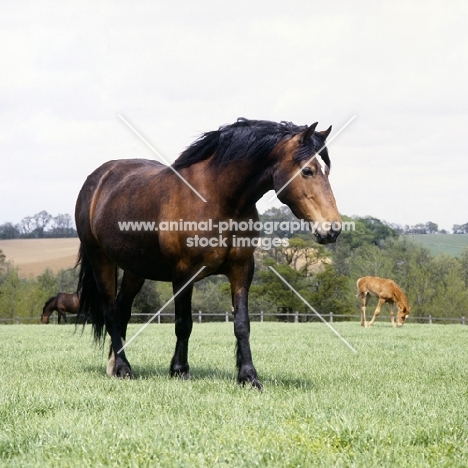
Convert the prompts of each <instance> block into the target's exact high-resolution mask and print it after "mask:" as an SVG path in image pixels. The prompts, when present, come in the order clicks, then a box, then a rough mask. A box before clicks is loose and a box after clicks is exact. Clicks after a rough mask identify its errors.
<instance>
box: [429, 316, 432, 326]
mask: <svg viewBox="0 0 468 468" xmlns="http://www.w3.org/2000/svg"><path fill="white" fill-rule="evenodd" d="M429 325H432V315H431V314H429Z"/></svg>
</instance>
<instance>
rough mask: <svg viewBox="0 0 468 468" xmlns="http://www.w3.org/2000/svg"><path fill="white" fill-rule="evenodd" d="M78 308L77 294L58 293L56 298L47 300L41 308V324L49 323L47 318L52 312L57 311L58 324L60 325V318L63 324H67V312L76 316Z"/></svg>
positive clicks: (78, 299)
mask: <svg viewBox="0 0 468 468" xmlns="http://www.w3.org/2000/svg"><path fill="white" fill-rule="evenodd" d="M79 308H80V298H79V296H78V294H76V293H74V294H69V293H63V292H60V293H58V294H57V295H56V296H52V297H51V298H49V299H48V300H47V301H46V303H45V304H44V307H43V308H42V315H41V322H42V323H49V317H50V316H51V314H52V312H53V311H54V310H56V311H57V315H58V323H60V321H61V319H62V317H63V320H64V322H65V323H67V314H66V313H67V312H70V313H72V314H77V313H78V312H79Z"/></svg>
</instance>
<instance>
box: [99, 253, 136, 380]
mask: <svg viewBox="0 0 468 468" xmlns="http://www.w3.org/2000/svg"><path fill="white" fill-rule="evenodd" d="M98 255H99V254H96V255H95V257H94V259H93V260H94V261H95V262H96V261H97V259H98ZM93 270H94V277H95V279H96V284H97V287H98V289H99V293H100V297H101V304H102V311H103V315H104V324H105V327H106V331H107V333H108V334H109V336H110V338H111V347H112V350H113V352H114V355H115V356H116V358H115V365H114V369H113V372H112V376H115V377H130V378H131V377H132V370H131V366H130V363H129V362H128V360H127V357H126V356H125V350H124V349H123V348H122V337H121V335H120V325H119V320H118V313H117V305H116V289H117V278H116V266H115V265H113V264H111V263H109V262H108V261H106V260H105V259H104V258H102V263H100V264H97V263H95V266H94V268H93ZM93 326H94V325H93Z"/></svg>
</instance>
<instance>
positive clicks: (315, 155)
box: [273, 123, 341, 244]
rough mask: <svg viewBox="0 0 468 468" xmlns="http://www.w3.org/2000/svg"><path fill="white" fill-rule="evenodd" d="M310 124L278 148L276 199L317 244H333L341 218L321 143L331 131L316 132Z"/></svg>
mask: <svg viewBox="0 0 468 468" xmlns="http://www.w3.org/2000/svg"><path fill="white" fill-rule="evenodd" d="M316 126H317V124H316V123H315V124H313V125H311V126H310V127H308V128H306V129H305V130H303V131H302V132H300V133H298V134H296V135H295V136H294V137H292V138H290V139H289V140H286V141H284V142H283V143H281V144H280V145H278V149H279V151H280V155H281V157H280V158H279V161H278V165H277V168H276V170H275V173H274V175H273V186H274V189H275V191H276V192H277V194H278V198H279V199H280V200H281V201H282V202H283V203H285V204H286V205H288V206H289V207H290V208H291V210H292V212H293V213H294V215H295V216H296V217H297V218H299V219H304V220H305V221H308V222H309V223H310V224H311V228H312V230H313V233H314V235H315V237H316V239H317V241H318V242H319V243H321V244H327V243H329V242H335V241H336V238H337V237H338V235H339V234H340V232H341V217H340V214H339V212H338V209H337V207H336V202H335V197H334V196H333V192H332V189H331V186H330V182H329V180H328V174H329V172H330V159H329V157H328V151H327V148H326V146H325V140H326V139H327V137H328V135H329V134H330V132H331V127H330V128H329V129H328V130H325V131H322V132H316V131H315V128H316Z"/></svg>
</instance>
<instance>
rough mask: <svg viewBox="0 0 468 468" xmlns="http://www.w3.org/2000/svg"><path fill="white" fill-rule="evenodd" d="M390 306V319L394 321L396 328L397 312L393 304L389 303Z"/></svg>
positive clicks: (393, 324) (393, 325)
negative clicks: (395, 312)
mask: <svg viewBox="0 0 468 468" xmlns="http://www.w3.org/2000/svg"><path fill="white" fill-rule="evenodd" d="M389 306H390V320H391V321H392V327H393V328H395V327H396V323H395V314H394V310H393V304H389Z"/></svg>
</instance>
